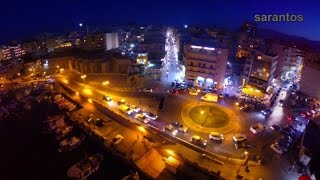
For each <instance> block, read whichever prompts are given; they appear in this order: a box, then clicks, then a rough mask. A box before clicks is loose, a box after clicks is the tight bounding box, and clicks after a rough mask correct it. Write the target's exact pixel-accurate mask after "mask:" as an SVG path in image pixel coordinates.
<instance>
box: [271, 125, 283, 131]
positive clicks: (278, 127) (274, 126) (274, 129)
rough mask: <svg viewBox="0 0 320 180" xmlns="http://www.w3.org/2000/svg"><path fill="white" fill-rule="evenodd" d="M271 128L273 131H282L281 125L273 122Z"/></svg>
mask: <svg viewBox="0 0 320 180" xmlns="http://www.w3.org/2000/svg"><path fill="white" fill-rule="evenodd" d="M270 129H272V130H273V131H280V130H281V127H280V126H279V125H276V124H273V125H271V126H270Z"/></svg>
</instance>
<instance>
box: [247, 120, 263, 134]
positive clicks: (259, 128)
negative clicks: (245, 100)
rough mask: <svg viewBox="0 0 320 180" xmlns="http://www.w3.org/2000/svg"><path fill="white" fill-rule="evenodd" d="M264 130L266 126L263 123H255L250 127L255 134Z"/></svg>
mask: <svg viewBox="0 0 320 180" xmlns="http://www.w3.org/2000/svg"><path fill="white" fill-rule="evenodd" d="M264 130H265V126H264V125H262V124H261V123H257V124H254V125H252V126H251V127H250V131H251V132H252V133H253V134H259V133H261V132H263V131H264Z"/></svg>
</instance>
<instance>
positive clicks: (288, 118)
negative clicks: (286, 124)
mask: <svg viewBox="0 0 320 180" xmlns="http://www.w3.org/2000/svg"><path fill="white" fill-rule="evenodd" d="M287 120H288V121H295V120H296V117H294V116H293V115H288V116H287Z"/></svg>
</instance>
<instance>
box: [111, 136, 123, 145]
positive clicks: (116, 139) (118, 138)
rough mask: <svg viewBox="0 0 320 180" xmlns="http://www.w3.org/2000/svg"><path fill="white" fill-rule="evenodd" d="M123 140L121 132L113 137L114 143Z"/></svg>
mask: <svg viewBox="0 0 320 180" xmlns="http://www.w3.org/2000/svg"><path fill="white" fill-rule="evenodd" d="M122 141H123V136H121V135H120V134H117V135H116V136H115V137H114V138H113V139H112V144H113V145H118V144H120V143H121V142H122Z"/></svg>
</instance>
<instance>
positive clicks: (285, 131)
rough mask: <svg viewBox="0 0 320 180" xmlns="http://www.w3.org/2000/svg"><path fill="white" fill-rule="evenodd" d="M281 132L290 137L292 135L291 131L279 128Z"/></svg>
mask: <svg viewBox="0 0 320 180" xmlns="http://www.w3.org/2000/svg"><path fill="white" fill-rule="evenodd" d="M281 134H283V135H286V136H290V137H291V138H292V137H293V133H292V132H291V131H289V130H284V129H282V130H281Z"/></svg>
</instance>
